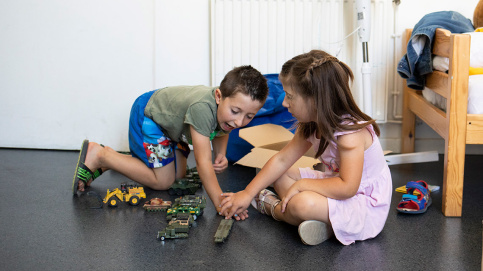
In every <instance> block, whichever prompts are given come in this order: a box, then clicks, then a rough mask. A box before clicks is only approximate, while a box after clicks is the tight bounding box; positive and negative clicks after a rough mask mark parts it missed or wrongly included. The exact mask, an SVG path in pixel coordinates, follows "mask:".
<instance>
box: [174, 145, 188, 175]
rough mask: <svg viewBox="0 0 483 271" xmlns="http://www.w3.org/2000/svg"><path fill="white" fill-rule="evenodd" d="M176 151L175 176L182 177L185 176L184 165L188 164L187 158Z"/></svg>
mask: <svg viewBox="0 0 483 271" xmlns="http://www.w3.org/2000/svg"><path fill="white" fill-rule="evenodd" d="M175 152H176V178H177V179H180V178H184V176H186V165H187V164H188V159H186V157H184V155H183V154H182V153H181V151H179V150H175Z"/></svg>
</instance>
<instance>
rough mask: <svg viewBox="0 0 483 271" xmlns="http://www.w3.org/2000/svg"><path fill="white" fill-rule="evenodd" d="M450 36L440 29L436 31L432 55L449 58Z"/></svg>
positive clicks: (447, 32)
mask: <svg viewBox="0 0 483 271" xmlns="http://www.w3.org/2000/svg"><path fill="white" fill-rule="evenodd" d="M450 36H451V32H450V31H448V30H446V29H442V28H437V29H436V33H435V37H434V43H433V44H434V46H433V54H435V55H437V56H442V57H449V55H450V51H451V44H450Z"/></svg>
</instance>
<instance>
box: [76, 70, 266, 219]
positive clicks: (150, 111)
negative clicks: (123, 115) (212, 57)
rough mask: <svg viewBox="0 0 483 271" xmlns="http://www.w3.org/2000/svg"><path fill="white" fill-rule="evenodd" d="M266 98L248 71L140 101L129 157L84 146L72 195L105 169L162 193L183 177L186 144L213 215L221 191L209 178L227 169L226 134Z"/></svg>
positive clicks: (256, 75) (260, 79) (259, 80)
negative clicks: (212, 83)
mask: <svg viewBox="0 0 483 271" xmlns="http://www.w3.org/2000/svg"><path fill="white" fill-rule="evenodd" d="M267 95H268V86H267V81H266V79H265V77H264V76H263V75H262V74H261V73H260V72H259V71H257V70H256V69H254V68H253V67H251V66H241V67H237V68H234V69H233V70H231V71H230V72H228V73H227V74H226V76H225V78H224V79H223V81H222V82H221V84H220V87H219V88H212V87H206V86H178V87H167V88H163V89H158V90H154V91H150V92H147V93H145V94H143V95H141V96H140V97H139V98H137V100H136V101H135V102H134V105H133V107H132V109H131V116H130V119H129V148H130V150H131V153H132V156H129V155H125V154H121V153H118V152H116V151H114V150H113V149H112V148H109V147H107V146H102V145H99V144H97V143H94V142H90V143H89V141H87V140H85V141H84V143H83V144H82V148H81V151H80V154H79V161H78V163H77V167H76V171H75V174H74V180H73V182H74V183H73V192H74V195H76V194H77V191H84V189H85V186H88V185H89V184H90V183H91V182H92V181H93V180H94V179H95V178H97V177H98V176H99V175H100V174H102V172H104V171H106V170H109V169H113V170H116V171H118V172H120V173H121V174H123V175H125V176H126V177H128V178H130V179H132V180H134V181H136V182H138V183H140V184H142V185H145V186H148V187H150V188H152V189H156V190H166V189H168V188H169V187H170V186H171V185H172V184H173V182H174V180H175V178H182V177H184V175H185V173H186V172H185V168H186V164H187V157H188V155H189V152H190V149H189V147H188V144H192V145H193V152H194V155H195V160H196V167H197V170H198V173H199V175H200V178H201V181H202V183H203V186H204V187H205V190H206V192H207V193H208V196H209V197H210V199H211V201H212V202H213V204H214V205H215V207H216V209H217V211H218V212H219V211H220V207H219V205H220V203H221V194H222V191H221V188H220V185H219V184H218V180H217V178H216V175H215V173H220V172H222V171H223V170H225V169H226V168H227V167H228V160H227V158H226V147H227V143H228V134H229V133H230V131H231V130H233V129H235V128H240V127H243V126H246V125H247V124H248V123H249V122H250V121H251V120H252V119H253V117H254V116H255V114H256V113H257V112H258V110H260V108H262V106H263V104H264V103H265V100H266V98H267ZM210 140H212V145H213V153H214V156H215V159H214V163H213V164H212V161H213V160H212V155H211V154H212V151H211V145H210ZM174 161H175V163H173V162H174Z"/></svg>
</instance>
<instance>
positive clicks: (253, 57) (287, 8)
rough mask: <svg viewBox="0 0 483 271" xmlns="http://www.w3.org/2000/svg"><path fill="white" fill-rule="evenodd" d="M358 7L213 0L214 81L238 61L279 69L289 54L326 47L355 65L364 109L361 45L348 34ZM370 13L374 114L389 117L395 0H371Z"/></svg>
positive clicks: (336, 2) (356, 91) (322, 0)
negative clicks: (393, 2)
mask: <svg viewBox="0 0 483 271" xmlns="http://www.w3.org/2000/svg"><path fill="white" fill-rule="evenodd" d="M355 10H356V7H355V3H354V1H353V0H350V1H344V0H211V84H212V85H219V84H220V82H221V80H222V79H223V76H224V75H225V74H226V73H227V72H228V71H229V70H231V69H232V68H233V67H236V66H240V65H248V64H250V65H252V66H253V67H255V68H256V69H258V70H259V71H260V72H262V73H263V74H266V73H279V72H280V69H281V67H282V65H283V63H284V62H285V61H287V60H289V59H290V58H292V57H294V56H296V55H298V54H301V53H305V52H308V51H310V50H311V49H322V50H325V51H327V52H329V53H331V54H332V55H335V56H337V57H338V58H339V59H340V60H342V61H344V62H345V63H347V64H348V65H349V66H350V67H351V69H352V71H353V72H354V75H355V81H354V85H353V95H354V98H355V99H356V101H357V102H358V104H359V105H360V107H361V108H363V104H362V103H363V95H362V76H361V66H362V45H361V43H360V42H359V39H358V36H357V33H355V34H354V35H352V36H350V37H349V38H347V39H344V38H345V37H346V36H348V35H349V34H350V33H351V32H353V31H354V30H356V29H357V21H356V12H355ZM371 17H372V20H371V26H372V27H371V39H370V41H369V61H370V64H371V67H372V74H371V88H372V93H373V94H372V97H373V98H372V99H373V100H372V113H373V116H372V117H373V118H375V119H376V120H378V121H385V120H386V104H387V101H386V99H387V81H388V80H387V71H386V70H387V68H388V67H387V66H388V65H387V61H388V58H387V56H388V48H389V46H390V44H392V42H393V41H392V39H391V34H392V33H391V26H392V24H393V19H392V18H393V17H392V2H391V1H390V0H372V9H371Z"/></svg>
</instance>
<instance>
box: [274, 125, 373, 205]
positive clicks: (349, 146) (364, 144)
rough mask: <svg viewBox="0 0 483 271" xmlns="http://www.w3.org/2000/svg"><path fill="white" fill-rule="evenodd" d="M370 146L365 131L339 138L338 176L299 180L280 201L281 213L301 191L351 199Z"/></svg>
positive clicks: (368, 133) (359, 181)
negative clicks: (365, 154) (365, 152)
mask: <svg viewBox="0 0 483 271" xmlns="http://www.w3.org/2000/svg"><path fill="white" fill-rule="evenodd" d="M368 140H370V143H369V141H368ZM370 144H372V137H371V135H370V132H369V131H368V130H367V129H362V130H360V131H358V132H355V133H352V134H347V135H343V136H340V137H339V138H338V140H337V147H338V150H339V154H340V165H339V176H338V177H332V178H325V179H301V180H299V181H297V182H295V183H294V184H293V185H292V186H291V187H290V189H289V190H288V191H287V194H286V196H285V198H284V199H283V200H282V211H285V207H286V205H287V203H288V201H289V200H290V199H291V198H292V197H293V196H294V195H295V194H297V193H299V192H302V191H314V192H316V193H319V194H321V195H323V196H325V197H327V198H332V199H338V200H343V199H348V198H351V197H353V196H354V195H355V194H356V193H357V190H358V189H359V185H360V183H361V178H362V169H363V165H364V151H365V150H366V149H367V148H368V146H370Z"/></svg>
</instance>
